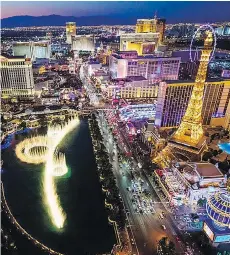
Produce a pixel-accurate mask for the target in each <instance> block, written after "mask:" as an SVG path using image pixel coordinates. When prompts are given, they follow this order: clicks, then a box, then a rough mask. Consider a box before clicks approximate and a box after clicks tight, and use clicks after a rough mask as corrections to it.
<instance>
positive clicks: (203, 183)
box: [155, 162, 227, 206]
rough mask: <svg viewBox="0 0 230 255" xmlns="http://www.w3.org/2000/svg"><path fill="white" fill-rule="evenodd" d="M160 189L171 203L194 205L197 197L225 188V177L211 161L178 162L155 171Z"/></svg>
mask: <svg viewBox="0 0 230 255" xmlns="http://www.w3.org/2000/svg"><path fill="white" fill-rule="evenodd" d="M155 176H156V178H157V181H158V183H159V184H160V186H161V188H162V191H163V192H164V194H165V196H166V197H167V198H168V200H169V201H170V203H171V204H172V205H175V206H178V205H182V204H187V205H191V206H196V205H197V202H198V200H199V199H203V198H206V199H208V198H209V197H210V196H212V195H213V194H215V193H216V192H221V191H224V190H225V189H226V182H227V177H226V176H224V175H223V174H222V173H221V171H220V170H219V169H218V168H217V167H216V166H215V165H213V164H211V163H206V162H205V163H204V162H199V163H193V162H189V163H185V162H180V163H177V164H176V165H174V166H172V167H171V168H166V169H163V170H157V171H155Z"/></svg>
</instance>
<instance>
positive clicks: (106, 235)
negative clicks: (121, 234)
mask: <svg viewBox="0 0 230 255" xmlns="http://www.w3.org/2000/svg"><path fill="white" fill-rule="evenodd" d="M33 132H34V131H33ZM35 132H36V131H35ZM25 136H26V135H24V134H22V135H16V137H15V140H14V144H13V145H12V146H11V148H9V149H6V150H4V151H3V152H2V159H3V160H4V165H3V169H4V172H3V174H2V180H3V183H4V189H5V196H6V199H7V202H8V205H9V207H10V209H11V211H12V213H13V215H14V216H15V218H16V219H17V220H18V222H19V223H20V224H21V226H22V227H23V228H24V229H25V230H26V231H27V232H29V233H30V234H31V235H32V236H33V237H34V238H36V239H37V240H39V241H41V242H42V243H43V244H45V245H47V246H48V247H50V248H52V249H54V250H56V251H59V252H62V253H65V254H74V255H81V254H88V255H89V254H97V253H103V252H104V253H105V252H109V251H111V249H112V246H113V244H114V243H115V236H114V232H113V228H112V226H110V225H109V224H108V218H107V214H106V211H105V208H104V199H103V194H102V191H101V187H100V184H99V180H98V175H97V172H96V165H95V160H94V154H93V149H92V142H91V137H90V133H89V128H88V123H87V121H85V120H82V121H81V124H80V126H79V128H78V129H75V130H74V131H72V132H71V133H69V134H68V135H67V136H66V137H65V139H64V141H63V142H62V143H61V144H60V146H59V147H60V151H62V152H64V153H65V155H66V161H67V165H68V168H69V170H70V174H69V175H68V176H67V177H61V178H59V179H56V180H57V181H56V185H57V191H58V194H59V196H60V200H61V204H62V207H63V209H64V211H65V212H66V215H67V219H66V225H65V227H64V229H63V231H58V230H57V229H56V228H55V227H53V225H52V222H51V221H50V218H49V215H48V212H47V208H46V205H45V204H44V200H43V199H44V194H43V188H42V179H43V173H44V166H43V165H30V164H24V163H22V162H20V161H19V160H18V159H17V158H16V155H15V153H14V148H15V144H16V143H17V142H18V141H19V140H21V139H23V138H25Z"/></svg>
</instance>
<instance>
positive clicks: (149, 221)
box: [98, 113, 185, 255]
mask: <svg viewBox="0 0 230 255" xmlns="http://www.w3.org/2000/svg"><path fill="white" fill-rule="evenodd" d="M98 119H99V123H100V128H101V130H102V135H103V137H104V140H105V141H106V143H105V145H106V147H107V149H108V152H109V155H110V159H111V162H112V164H113V168H114V174H115V177H116V179H117V184H118V187H119V190H120V193H121V196H122V199H123V201H124V204H125V208H126V212H127V215H128V219H129V228H130V232H131V233H133V235H134V238H135V241H133V248H134V249H133V250H134V251H137V250H138V251H137V252H138V254H140V255H150V254H151V255H152V254H154V252H155V253H156V249H157V243H158V241H159V240H160V239H161V238H162V237H164V236H167V237H169V239H170V240H172V241H173V242H174V243H175V244H176V250H177V252H178V253H179V254H185V252H184V247H183V245H182V244H181V243H178V242H177V241H176V236H177V235H178V234H179V233H178V230H177V228H176V226H174V223H173V222H172V220H171V218H170V217H169V216H168V213H167V211H166V210H165V207H164V206H163V205H162V203H161V201H160V200H159V198H158V196H157V194H156V192H155V190H154V189H153V188H151V186H150V185H149V191H150V192H151V196H152V200H153V202H154V208H153V211H154V213H147V214H146V213H143V214H142V213H138V212H136V210H135V208H134V205H133V202H132V198H133V196H132V195H131V192H130V191H128V190H127V188H128V187H130V186H131V184H132V181H131V180H132V176H131V174H130V171H126V169H121V168H120V167H119V162H118V155H117V150H116V148H114V142H113V138H112V134H110V132H109V128H108V127H107V124H106V121H105V119H104V118H103V113H100V114H99V118H98ZM139 171H140V170H138V169H137V168H136V167H135V169H134V172H139ZM134 176H135V178H136V179H137V178H138V177H137V175H136V174H134ZM139 177H141V178H142V179H143V180H144V182H145V183H148V180H147V178H146V177H145V176H144V175H139ZM162 211H164V213H165V217H164V218H163V219H160V218H159V214H160V213H161V212H162ZM162 225H165V227H166V229H165V230H163V227H162ZM131 238H132V237H131ZM136 246H137V248H136ZM133 254H136V253H134V252H133Z"/></svg>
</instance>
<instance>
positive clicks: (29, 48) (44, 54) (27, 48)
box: [13, 41, 51, 61]
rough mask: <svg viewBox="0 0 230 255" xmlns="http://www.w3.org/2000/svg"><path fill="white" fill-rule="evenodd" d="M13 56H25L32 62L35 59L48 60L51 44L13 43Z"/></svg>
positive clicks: (46, 42) (43, 42)
mask: <svg viewBox="0 0 230 255" xmlns="http://www.w3.org/2000/svg"><path fill="white" fill-rule="evenodd" d="M13 55H14V56H16V57H17V56H19V57H20V56H26V57H27V58H30V59H31V60H32V61H35V60H36V58H46V59H49V58H50V56H51V43H50V41H39V42H15V43H13Z"/></svg>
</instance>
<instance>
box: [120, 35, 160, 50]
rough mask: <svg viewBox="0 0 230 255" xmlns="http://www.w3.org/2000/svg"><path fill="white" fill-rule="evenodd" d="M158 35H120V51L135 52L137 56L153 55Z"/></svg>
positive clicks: (156, 47)
mask: <svg viewBox="0 0 230 255" xmlns="http://www.w3.org/2000/svg"><path fill="white" fill-rule="evenodd" d="M159 38H160V33H127V34H121V35H120V51H132V50H135V51H137V53H138V55H147V54H154V52H155V51H157V49H158V45H159Z"/></svg>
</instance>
